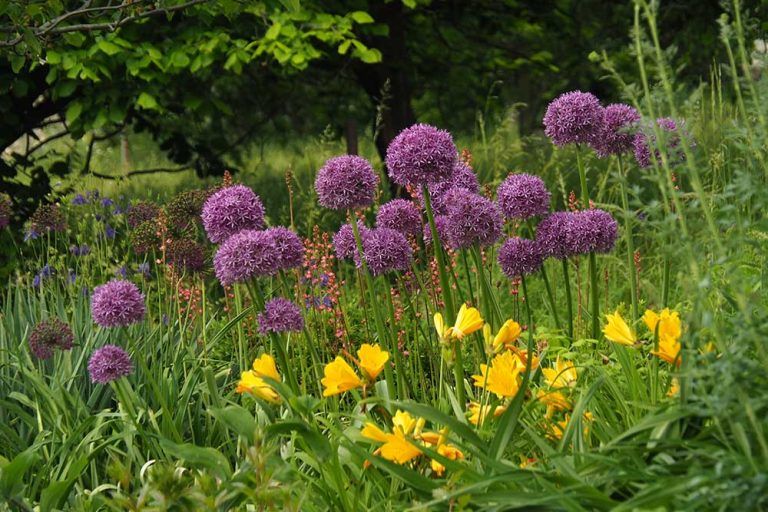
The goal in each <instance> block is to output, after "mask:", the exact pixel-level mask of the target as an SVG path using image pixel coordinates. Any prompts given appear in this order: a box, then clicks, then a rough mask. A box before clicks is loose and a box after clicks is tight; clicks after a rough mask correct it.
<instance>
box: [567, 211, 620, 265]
mask: <svg viewBox="0 0 768 512" xmlns="http://www.w3.org/2000/svg"><path fill="white" fill-rule="evenodd" d="M618 236H619V224H618V223H617V222H616V220H615V219H614V218H613V217H612V216H611V214H610V213H608V212H606V211H604V210H600V209H597V208H594V209H591V210H584V211H580V212H575V213H574V214H573V216H572V217H571V219H570V221H569V222H568V224H567V229H566V235H565V242H566V247H567V249H566V250H567V251H568V253H569V254H589V253H590V252H597V253H608V252H611V251H612V250H613V246H614V245H615V243H616V239H617V238H618Z"/></svg>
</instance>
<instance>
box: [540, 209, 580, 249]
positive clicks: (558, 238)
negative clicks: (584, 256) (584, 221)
mask: <svg viewBox="0 0 768 512" xmlns="http://www.w3.org/2000/svg"><path fill="white" fill-rule="evenodd" d="M574 215H575V213H573V212H555V213H553V214H551V215H548V216H547V217H545V218H544V219H542V220H541V222H539V225H538V226H536V243H538V244H539V248H540V249H541V253H542V255H544V257H551V258H556V259H558V260H564V259H565V258H568V257H569V256H573V255H574V254H573V253H571V252H570V251H569V250H568V248H569V246H568V242H567V239H566V236H567V233H568V223H569V222H570V221H571V219H572V218H573V217H574Z"/></svg>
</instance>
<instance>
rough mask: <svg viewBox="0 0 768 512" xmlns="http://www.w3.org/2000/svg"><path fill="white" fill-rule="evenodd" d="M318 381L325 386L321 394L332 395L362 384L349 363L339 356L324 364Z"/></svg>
mask: <svg viewBox="0 0 768 512" xmlns="http://www.w3.org/2000/svg"><path fill="white" fill-rule="evenodd" d="M323 374H324V375H325V377H323V378H322V379H321V380H320V382H321V383H322V385H323V386H324V387H325V389H324V390H323V396H333V395H338V394H339V393H343V392H345V391H349V390H350V389H355V388H359V387H362V386H363V381H361V380H360V378H359V377H358V376H357V374H355V371H354V370H353V369H352V367H351V366H349V364H348V363H347V362H346V361H345V360H344V359H342V358H341V357H339V356H336V359H334V360H333V362H331V363H328V364H327V365H325V369H324V370H323Z"/></svg>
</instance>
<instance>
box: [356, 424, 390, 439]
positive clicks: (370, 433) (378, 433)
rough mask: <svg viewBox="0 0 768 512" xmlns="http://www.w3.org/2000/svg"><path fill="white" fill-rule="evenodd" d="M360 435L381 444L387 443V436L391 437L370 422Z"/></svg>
mask: <svg viewBox="0 0 768 512" xmlns="http://www.w3.org/2000/svg"><path fill="white" fill-rule="evenodd" d="M360 434H361V435H362V436H363V437H365V438H367V439H371V440H373V441H378V442H380V443H386V442H387V439H388V437H387V436H388V435H389V434H387V433H386V432H384V431H383V430H381V429H380V428H379V427H377V426H376V425H374V424H373V423H370V422H367V423H366V424H365V427H363V430H361V431H360Z"/></svg>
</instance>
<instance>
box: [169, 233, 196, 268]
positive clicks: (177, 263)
mask: <svg viewBox="0 0 768 512" xmlns="http://www.w3.org/2000/svg"><path fill="white" fill-rule="evenodd" d="M165 260H166V262H167V263H168V264H169V265H171V266H173V267H174V268H176V269H178V270H186V271H187V272H198V271H200V270H202V269H203V267H204V266H205V248H204V247H203V246H202V245H200V244H198V243H197V242H195V241H194V240H190V239H188V238H180V239H177V240H171V241H170V242H169V243H168V244H166V246H165Z"/></svg>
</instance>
